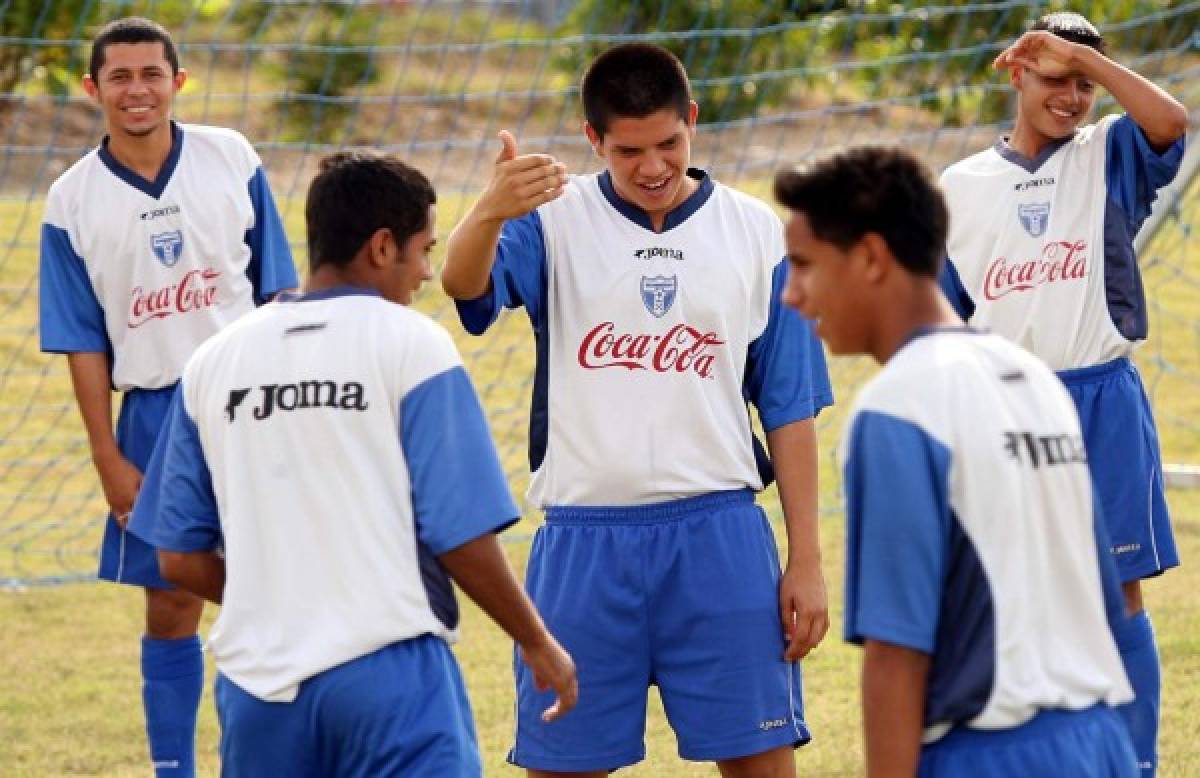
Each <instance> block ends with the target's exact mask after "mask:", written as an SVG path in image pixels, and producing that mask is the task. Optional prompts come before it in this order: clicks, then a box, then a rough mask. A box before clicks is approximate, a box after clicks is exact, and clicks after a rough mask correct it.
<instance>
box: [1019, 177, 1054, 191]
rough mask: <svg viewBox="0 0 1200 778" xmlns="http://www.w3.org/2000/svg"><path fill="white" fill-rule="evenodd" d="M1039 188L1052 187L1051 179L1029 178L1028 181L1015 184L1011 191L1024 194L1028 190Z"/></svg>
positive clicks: (1052, 181) (1052, 180)
mask: <svg viewBox="0 0 1200 778" xmlns="http://www.w3.org/2000/svg"><path fill="white" fill-rule="evenodd" d="M1039 186H1054V179H1053V178H1031V179H1029V180H1028V181H1022V182H1021V183H1019V184H1015V185H1014V186H1013V189H1014V190H1015V191H1018V192H1024V191H1026V190H1028V189H1037V188H1038V187H1039Z"/></svg>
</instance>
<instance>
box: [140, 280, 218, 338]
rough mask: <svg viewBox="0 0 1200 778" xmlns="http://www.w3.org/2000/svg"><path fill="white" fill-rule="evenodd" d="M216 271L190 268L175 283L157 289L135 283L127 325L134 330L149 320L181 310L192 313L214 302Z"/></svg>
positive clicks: (181, 311) (162, 317)
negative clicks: (146, 287)
mask: <svg viewBox="0 0 1200 778" xmlns="http://www.w3.org/2000/svg"><path fill="white" fill-rule="evenodd" d="M220 277H221V272H220V271H219V270H213V269H212V268H207V267H206V268H204V269H203V270H189V271H188V272H186V273H184V274H183V278H181V279H180V280H179V283H177V284H169V285H167V286H162V287H159V288H158V289H145V288H143V287H140V286H136V287H134V289H133V296H132V297H133V299H132V300H131V302H130V307H129V328H130V329H135V328H137V327H140V326H142V325H143V324H145V323H146V322H148V321H154V320H155V319H165V318H167V317H168V316H175V315H176V314H180V313H191V312H192V311H199V310H202V309H204V308H211V307H212V306H214V305H216V304H217V279H218V278H220Z"/></svg>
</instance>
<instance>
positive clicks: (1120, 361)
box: [1055, 357, 1134, 386]
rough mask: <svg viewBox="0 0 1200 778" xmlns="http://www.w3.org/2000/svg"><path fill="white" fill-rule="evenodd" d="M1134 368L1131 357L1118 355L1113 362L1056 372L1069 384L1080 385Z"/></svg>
mask: <svg viewBox="0 0 1200 778" xmlns="http://www.w3.org/2000/svg"><path fill="white" fill-rule="evenodd" d="M1133 369H1134V367H1133V361H1132V360H1130V359H1129V357H1117V358H1116V359H1114V360H1112V361H1111V362H1102V363H1100V364H1099V365H1090V366H1088V367H1075V368H1071V369H1070V370H1058V371H1056V372H1055V375H1057V376H1058V380H1060V381H1062V382H1063V383H1064V384H1066V385H1067V386H1078V385H1079V384H1086V383H1091V382H1092V381H1100V380H1103V379H1105V378H1108V377H1109V376H1111V375H1116V374H1117V373H1122V372H1125V371H1129V370H1133Z"/></svg>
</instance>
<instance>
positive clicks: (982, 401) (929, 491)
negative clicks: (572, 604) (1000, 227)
mask: <svg viewBox="0 0 1200 778" xmlns="http://www.w3.org/2000/svg"><path fill="white" fill-rule="evenodd" d="M775 192H776V197H777V199H778V200H779V202H780V203H782V204H783V205H784V206H785V207H787V208H788V209H789V210H790V211H791V218H790V219H789V221H788V224H787V243H788V252H789V257H790V263H791V270H790V272H789V274H788V282H787V288H786V290H785V292H784V300H785V302H787V304H788V305H791V306H795V307H797V308H798V309H799V310H800V311H802V312H803V313H804V314H806V315H808V316H812V317H813V318H814V319H816V320H817V321H818V322H819V324H818V330H819V332H820V334H821V337H822V338H823V339H824V340H825V342H826V344H827V345H828V346H829V349H830V351H831V352H833V353H835V354H868V355H870V356H871V357H873V358H874V359H875V360H876V361H877V362H879V363H880V364H882V365H883V367H882V369H881V370H880V371H879V373H878V375H876V376H875V377H874V378H872V379H871V380H870V381H869V382H868V383H867V384H866V385H865V386H864V387H863V389H862V391H861V392H860V393H859V396H858V398H857V399H856V401H855V404H854V408H853V410H852V411H851V414H850V418H849V420H848V421H847V424H846V433H845V435H844V438H843V441H842V448H841V452H840V458H841V460H842V466H843V472H844V481H843V482H844V483H845V489H846V597H845V609H846V610H845V622H846V623H845V636H846V639H847V640H848V641H850V642H853V643H861V644H864V645H865V652H864V659H863V669H862V706H863V722H864V728H865V735H866V738H865V740H866V757H867V775H868V776H870V778H891V777H892V776H895V777H896V778H900V777H901V776H903V777H905V778H910V777H911V776H921V778H942V777H943V776H944V777H945V778H959V776H966V775H969V776H973V777H974V778H1011V776H1048V775H1057V776H1063V778H1068V777H1070V778H1083V777H1084V776H1106V778H1132V777H1133V776H1136V775H1137V767H1136V761H1135V758H1134V754H1133V748H1132V745H1131V743H1130V738H1129V735H1128V733H1127V732H1126V731H1125V727H1124V725H1123V723H1122V722H1121V719H1120V718H1119V716H1118V714H1117V713H1116V711H1115V710H1113V706H1115V705H1119V704H1121V703H1123V702H1127V701H1128V700H1129V699H1130V698H1131V694H1130V688H1129V682H1128V681H1127V680H1126V677H1125V674H1124V672H1123V671H1122V667H1121V658H1120V656H1119V655H1118V652H1117V645H1116V641H1115V639H1114V634H1113V633H1114V630H1115V629H1119V626H1120V624H1121V623H1122V622H1124V620H1125V616H1124V612H1123V609H1122V604H1121V594H1120V590H1119V586H1118V581H1117V577H1116V569H1115V567H1114V565H1113V561H1112V558H1111V556H1110V555H1109V553H1108V548H1107V546H1108V541H1107V537H1106V533H1105V529H1104V522H1103V519H1102V517H1101V516H1100V511H1099V507H1098V506H1097V505H1095V503H1094V502H1093V487H1092V482H1091V478H1090V475H1089V472H1088V467H1087V456H1086V454H1085V453H1084V450H1083V448H1084V447H1083V441H1082V436H1081V431H1080V427H1079V419H1078V416H1077V415H1076V412H1075V408H1074V405H1073V404H1072V402H1071V398H1070V397H1069V396H1068V394H1067V392H1066V391H1065V390H1064V389H1063V387H1062V384H1061V383H1059V381H1058V380H1057V379H1056V378H1055V377H1054V374H1053V373H1052V372H1051V371H1050V370H1049V369H1048V368H1047V367H1046V366H1045V365H1043V364H1042V363H1041V362H1039V361H1038V359H1037V358H1036V357H1034V356H1032V355H1030V354H1029V353H1027V352H1025V351H1024V350H1022V349H1020V348H1017V347H1016V346H1014V345H1012V344H1011V343H1009V342H1007V341H1006V340H1004V339H1003V338H1001V337H999V336H997V335H992V334H988V333H982V332H979V331H975V330H972V329H970V328H967V327H964V326H963V325H962V320H961V319H959V317H958V316H956V315H955V313H954V311H953V310H952V309H951V307H950V306H949V305H948V304H947V302H946V300H945V298H944V297H943V296H942V294H941V293H940V291H939V289H938V283H937V277H938V271H939V266H940V264H941V257H942V251H943V247H944V245H945V239H946V223H947V210H946V204H945V201H944V200H943V198H942V195H941V193H940V192H939V191H938V190H937V188H936V187H935V186H934V184H933V181H932V179H931V176H930V174H929V172H928V171H927V170H926V169H925V168H924V166H922V165H921V164H920V163H919V162H917V160H916V159H914V158H913V157H912V156H911V155H909V154H908V153H907V152H904V151H902V150H899V149H887V148H870V147H867V148H857V149H851V150H849V151H846V152H842V153H840V154H837V155H834V156H831V157H828V158H826V159H823V160H821V161H819V162H817V163H815V164H814V165H813V166H812V167H810V168H808V169H806V170H803V171H799V172H789V173H783V174H780V175H779V176H778V177H777V178H776V180H775Z"/></svg>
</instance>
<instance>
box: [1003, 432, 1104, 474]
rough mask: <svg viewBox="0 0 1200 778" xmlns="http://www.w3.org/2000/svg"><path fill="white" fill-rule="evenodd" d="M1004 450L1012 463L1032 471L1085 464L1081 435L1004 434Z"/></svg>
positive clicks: (1084, 449) (1085, 453) (1085, 451)
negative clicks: (1026, 466)
mask: <svg viewBox="0 0 1200 778" xmlns="http://www.w3.org/2000/svg"><path fill="white" fill-rule="evenodd" d="M1004 450H1005V452H1007V453H1008V456H1009V458H1010V459H1012V460H1013V461H1015V462H1017V463H1018V464H1022V465H1029V466H1030V467H1032V468H1033V469H1035V470H1036V469H1038V468H1039V467H1051V466H1053V465H1074V464H1085V463H1087V449H1086V448H1084V445H1083V436H1082V435H1062V434H1055V435H1039V434H1037V433H1036V432H1005V433H1004Z"/></svg>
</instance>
